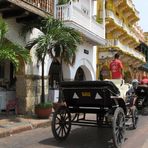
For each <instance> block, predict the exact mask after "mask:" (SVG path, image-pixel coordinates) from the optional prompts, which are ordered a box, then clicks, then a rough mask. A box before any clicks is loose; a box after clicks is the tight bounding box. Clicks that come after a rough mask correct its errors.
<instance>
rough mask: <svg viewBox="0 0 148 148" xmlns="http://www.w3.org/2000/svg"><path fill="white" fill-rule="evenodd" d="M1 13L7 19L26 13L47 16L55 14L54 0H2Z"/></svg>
mask: <svg viewBox="0 0 148 148" xmlns="http://www.w3.org/2000/svg"><path fill="white" fill-rule="evenodd" d="M0 13H1V14H2V17H3V18H6V19H7V18H10V17H18V16H19V17H20V16H23V15H24V14H31V15H37V16H41V17H47V16H49V15H54V0H1V1H0Z"/></svg>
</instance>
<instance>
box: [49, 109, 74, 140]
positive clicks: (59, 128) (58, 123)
mask: <svg viewBox="0 0 148 148" xmlns="http://www.w3.org/2000/svg"><path fill="white" fill-rule="evenodd" d="M51 126H52V133H53V135H54V137H55V138H56V140H58V141H62V140H65V139H66V138H67V136H68V135H69V132H70V130H71V114H70V112H69V110H68V109H67V108H66V107H65V106H61V107H59V108H58V109H57V110H56V111H55V112H54V114H53V119H52V125H51Z"/></svg>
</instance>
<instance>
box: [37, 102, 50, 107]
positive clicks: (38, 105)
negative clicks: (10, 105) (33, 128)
mask: <svg viewBox="0 0 148 148" xmlns="http://www.w3.org/2000/svg"><path fill="white" fill-rule="evenodd" d="M52 106H53V104H52V102H45V103H40V104H37V105H35V107H36V108H50V107H52Z"/></svg>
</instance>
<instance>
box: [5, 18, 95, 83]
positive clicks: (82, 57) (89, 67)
mask: <svg viewBox="0 0 148 148" xmlns="http://www.w3.org/2000/svg"><path fill="white" fill-rule="evenodd" d="M6 22H7V23H8V24H9V25H8V26H9V32H8V34H7V38H8V39H9V40H10V41H12V42H17V43H19V44H21V45H23V46H25V44H26V41H27V42H28V41H29V40H31V39H32V38H34V37H36V36H38V35H39V34H40V33H41V32H40V31H39V30H37V29H33V31H32V33H31V34H30V33H28V34H27V40H26V41H25V38H23V37H21V36H20V31H21V25H20V24H17V23H15V19H11V20H7V21H6ZM84 49H85V50H87V51H88V52H89V54H85V53H84ZM30 54H31V57H32V63H29V64H28V65H26V67H25V73H26V74H34V75H41V64H40V63H37V58H36V56H35V49H34V48H32V49H31V51H30ZM76 54H77V56H76V62H75V64H74V66H73V67H69V66H66V65H64V66H63V73H64V79H71V80H72V79H74V77H75V74H76V71H77V69H78V68H79V67H80V66H81V67H82V68H83V70H84V72H85V75H86V78H87V79H89V80H94V79H95V75H96V58H95V55H96V54H95V50H93V45H92V44H90V43H88V42H86V41H84V42H83V44H82V45H80V46H78V51H77V53H76ZM51 62H52V60H51V59H50V58H49V57H48V56H47V57H46V60H45V76H48V73H49V69H50V64H51Z"/></svg>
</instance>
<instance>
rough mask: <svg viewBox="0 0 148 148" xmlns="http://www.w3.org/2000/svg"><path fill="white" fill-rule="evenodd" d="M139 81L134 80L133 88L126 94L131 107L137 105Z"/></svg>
mask: <svg viewBox="0 0 148 148" xmlns="http://www.w3.org/2000/svg"><path fill="white" fill-rule="evenodd" d="M138 85H139V81H138V80H137V79H134V80H132V86H131V88H130V89H129V90H128V91H127V92H126V96H127V102H129V103H130V105H135V103H136V99H137V97H136V89H137V88H138Z"/></svg>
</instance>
